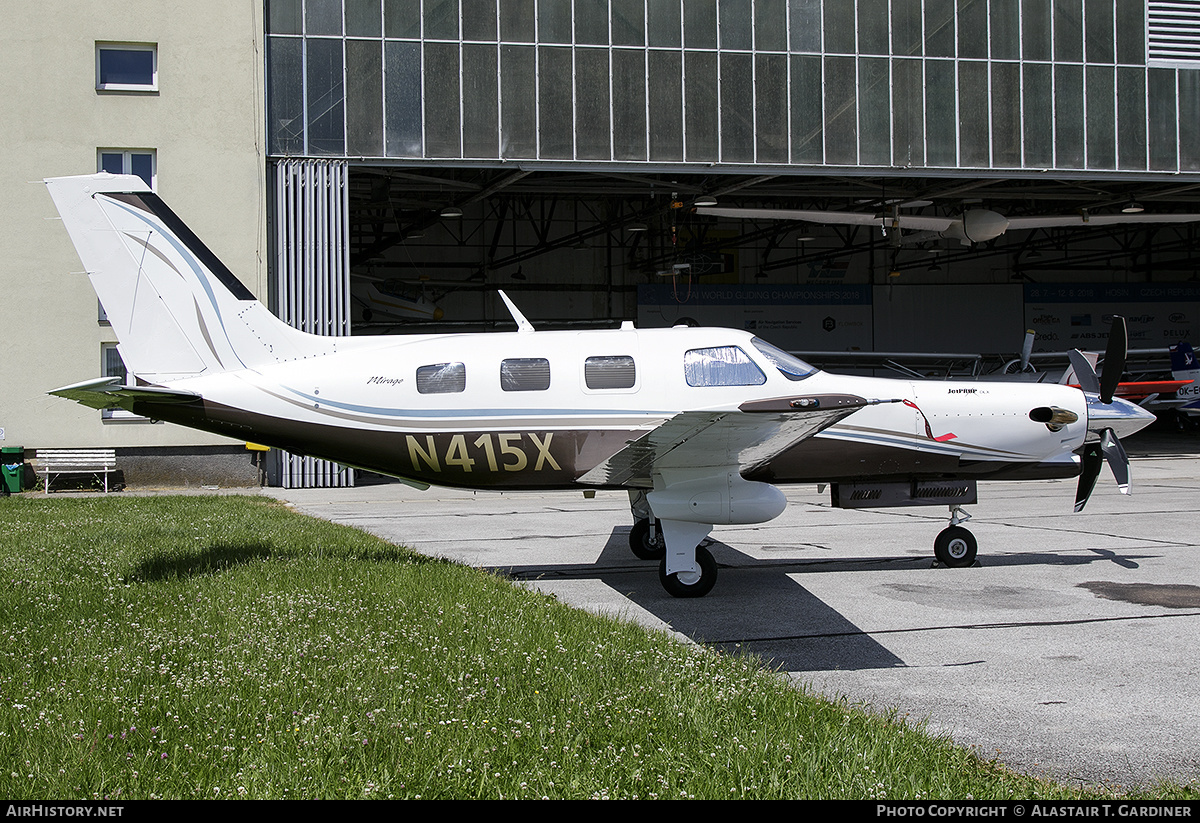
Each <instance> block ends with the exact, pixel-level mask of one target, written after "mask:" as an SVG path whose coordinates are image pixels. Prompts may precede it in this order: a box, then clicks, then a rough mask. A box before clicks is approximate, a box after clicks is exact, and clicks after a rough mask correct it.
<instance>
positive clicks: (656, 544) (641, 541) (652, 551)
mask: <svg viewBox="0 0 1200 823" xmlns="http://www.w3.org/2000/svg"><path fill="white" fill-rule="evenodd" d="M629 548H630V549H631V550H632V551H633V553H634V554H635V555H637V556H638V557H640V558H641V559H642V560H661V559H662V556H663V555H664V554H665V553H666V551H667V541H666V540H664V539H663V533H662V528H661V527H660V528H657V529H655V530H654V537H653V539H652V538H651V537H650V521H649V520H639V521H637V522H636V523H634V524H633V528H632V529H630V530H629Z"/></svg>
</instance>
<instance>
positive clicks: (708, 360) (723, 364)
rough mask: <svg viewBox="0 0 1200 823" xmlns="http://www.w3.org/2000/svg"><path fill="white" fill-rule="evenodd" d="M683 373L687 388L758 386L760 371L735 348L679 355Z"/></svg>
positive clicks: (761, 375) (721, 347)
mask: <svg viewBox="0 0 1200 823" xmlns="http://www.w3.org/2000/svg"><path fill="white" fill-rule="evenodd" d="M683 374H684V378H685V379H686V380H687V384H688V385H689V386H761V385H762V384H763V383H766V382H767V376H766V375H765V374H763V373H762V369H760V368H759V367H758V366H756V365H754V361H753V360H751V359H750V358H749V356H747V354H746V353H745V352H744V351H742V350H741V349H739V348H738V347H737V346H718V347H716V348H712V349H692V350H691V351H689V352H687V353H685V354H684V355H683Z"/></svg>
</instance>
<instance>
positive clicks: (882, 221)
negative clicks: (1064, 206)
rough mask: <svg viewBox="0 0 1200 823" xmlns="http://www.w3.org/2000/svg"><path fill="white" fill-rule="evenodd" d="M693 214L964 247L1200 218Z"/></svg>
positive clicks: (975, 212) (700, 210) (704, 210)
mask: <svg viewBox="0 0 1200 823" xmlns="http://www.w3.org/2000/svg"><path fill="white" fill-rule="evenodd" d="M696 214H705V215H709V216H712V217H733V218H741V219H747V220H800V221H804V222H807V223H822V224H834V225H849V226H879V227H880V228H881V229H882V230H883V232H884V234H887V232H888V231H889V230H891V231H894V232H895V235H894V236H895V237H896V238H897V242H899V241H900V238H901V236H902V233H903V232H904V231H917V232H918V234H914V235H910V236H908V237H904V238H903V240H904V241H906V242H913V243H916V242H923V241H926V240H931V239H939V238H940V239H945V240H957V241H958V242H959V243H961V244H962V245H964V246H970V245H971V244H973V243H985V242H987V241H988V240H994V239H995V238H997V237H999V236H1000V235H1002V234H1004V233H1005V232H1006V231H1008V230H1009V229H1017V230H1020V229H1048V228H1072V227H1074V228H1086V227H1088V226H1112V225H1116V224H1119V223H1192V222H1194V221H1196V220H1200V214H1145V213H1138V214H1127V213H1125V212H1122V213H1120V214H1089V213H1088V212H1087V211H1081V212H1079V213H1078V214H1043V215H1037V216H1033V217H1005V216H1004V215H1002V214H1000V213H998V212H994V211H992V210H990V209H967V210H966V211H965V212H963V214H962V216H961V217H938V216H936V215H920V214H901V213H900V211H899V210H898V209H892V210H891V212H890V213H885V212H858V211H821V210H818V209H755V208H728V207H723V206H699V207H697V208H696Z"/></svg>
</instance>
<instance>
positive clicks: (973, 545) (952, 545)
mask: <svg viewBox="0 0 1200 823" xmlns="http://www.w3.org/2000/svg"><path fill="white" fill-rule="evenodd" d="M978 553H979V544H978V543H977V542H976V541H975V535H973V534H971V533H970V532H969V531H967V530H966V529H964V528H963V527H962V526H950V527H949V528H947V529H944V530H942V532H941V534H939V535H938V536H937V539H936V540H935V541H933V554H934V557H936V558H937V560H938V562H939V563H941V564H942V565H943V566H950V567H951V568H959V569H961V568H964V567H966V566H970V565H971V564H972V563H974V562H975V555H976V554H978Z"/></svg>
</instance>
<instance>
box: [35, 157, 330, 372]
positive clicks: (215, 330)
mask: <svg viewBox="0 0 1200 823" xmlns="http://www.w3.org/2000/svg"><path fill="white" fill-rule="evenodd" d="M46 185H47V187H48V189H49V191H50V195H51V197H52V198H53V199H54V204H55V206H56V207H57V208H58V212H59V214H60V215H62V219H63V224H64V225H65V226H66V228H67V232H68V233H69V234H70V237H71V241H72V242H73V243H74V244H75V249H76V251H77V252H78V253H79V258H80V260H81V261H82V262H83V265H84V268H85V269H86V271H87V274H88V277H89V279H90V280H91V282H92V287H93V288H94V289H95V290H96V295H97V296H98V297H99V298H100V303H101V305H103V306H104V311H105V314H107V315H108V319H109V322H110V323H111V324H112V327H113V330H114V332H116V335H117V338H118V339H119V340H120V350H121V357H122V359H123V360H124V361H125V365H126V367H127V368H128V369H129V370H130V371H131V372H133V373H134V374H135V375H137V376H138V377H140V378H142V379H143V380H146V381H148V382H151V383H162V382H166V381H170V380H175V379H179V378H184V377H193V376H197V375H201V374H212V373H216V372H221V371H229V370H236V369H244V368H254V367H256V366H261V365H266V364H269V363H274V362H280V361H283V360H291V359H295V358H297V357H303V356H306V355H308V354H316V353H323V352H324V351H325V350H326V349H327V348H330V347H331V343H330V342H328V340H326V339H322V338H319V337H315V336H313V335H307V334H304V333H302V332H298V331H296V330H295V329H292V328H290V327H289V326H287V325H286V324H284V323H282V322H281V321H280V320H279V319H278V318H276V317H275V316H274V315H272V314H271V313H270V311H268V310H267V308H266V306H264V305H262V304H261V303H260V302H258V301H257V300H255V298H254V295H253V294H251V293H250V291H249V290H248V289H247V288H246V287H245V286H244V285H243V284H242V283H241V281H239V280H238V279H237V278H236V277H235V276H234V275H233V273H232V272H230V271H229V269H227V268H226V267H225V266H224V265H223V264H222V263H221V262H220V260H218V259H217V257H216V256H215V255H214V254H213V253H212V252H211V251H210V250H209V249H208V248H207V247H206V246H205V245H204V244H203V243H202V242H201V241H200V239H199V238H198V237H196V235H195V234H193V233H192V231H191V230H190V229H188V227H187V226H186V225H185V224H184V223H183V221H182V220H180V219H179V218H178V217H177V216H176V215H175V214H174V212H172V211H171V210H170V209H169V208H167V206H166V204H165V203H163V201H162V200H161V199H160V198H159V197H158V196H157V195H156V194H154V193H153V192H152V191H151V190H150V188H149V187H148V186H147V185H146V184H145V182H144V181H143V180H142V179H141V178H139V177H133V176H128V175H122V176H116V175H111V174H97V175H89V176H86V177H60V178H54V179H50V180H47V181H46Z"/></svg>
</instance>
